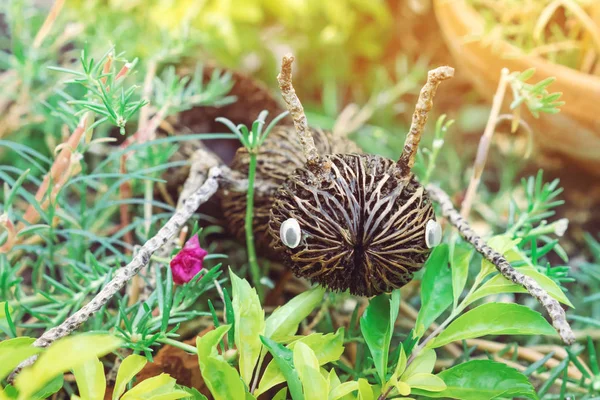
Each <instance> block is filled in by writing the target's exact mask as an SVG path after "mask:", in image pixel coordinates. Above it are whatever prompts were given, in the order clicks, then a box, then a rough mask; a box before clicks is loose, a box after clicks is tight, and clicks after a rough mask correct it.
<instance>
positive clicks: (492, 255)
mask: <svg viewBox="0 0 600 400" xmlns="http://www.w3.org/2000/svg"><path fill="white" fill-rule="evenodd" d="M427 191H428V192H429V196H430V197H431V199H432V200H433V201H435V202H437V203H439V205H440V206H441V208H442V214H443V215H444V217H446V218H447V219H448V220H449V221H450V223H451V224H452V225H454V226H455V227H456V229H458V231H459V232H460V234H461V235H462V237H464V238H465V240H467V241H468V242H469V243H471V244H472V245H473V247H475V249H476V250H477V251H478V252H479V253H481V255H483V257H485V259H487V260H488V261H490V262H491V263H492V264H494V265H495V266H496V269H497V270H498V271H499V272H500V273H501V274H502V275H503V276H504V277H505V278H506V279H508V280H510V281H512V282H514V283H516V284H517V285H521V286H522V287H524V288H525V289H526V290H527V291H528V292H529V294H531V295H532V296H533V297H534V298H535V299H536V300H537V301H539V302H540V304H541V305H542V307H544V309H546V311H547V312H548V314H549V315H550V319H552V325H553V326H554V328H555V329H556V331H557V332H558V334H559V336H560V338H561V339H562V341H563V342H565V344H567V345H570V344H573V343H575V335H574V334H573V330H572V329H571V326H570V325H569V323H568V322H567V317H566V315H565V311H564V310H563V308H562V307H561V305H560V304H559V303H558V301H556V300H555V299H554V298H552V297H551V296H550V295H549V294H548V293H547V292H546V291H545V290H544V289H543V288H542V287H541V286H540V285H539V284H538V283H537V282H536V281H535V280H534V279H533V278H531V277H529V276H526V275H523V274H522V273H520V272H519V271H517V270H516V269H514V268H513V267H512V265H510V263H509V262H508V261H507V260H506V258H504V256H503V255H502V254H500V253H498V252H497V251H495V250H494V249H492V248H491V247H490V246H488V245H487V244H486V243H485V241H484V240H483V239H481V238H480V237H479V236H477V234H476V233H475V232H474V231H473V229H471V227H470V226H469V224H468V222H467V221H466V220H465V219H464V218H463V217H462V216H461V215H460V213H459V212H458V211H457V210H456V209H455V208H454V206H453V205H452V201H451V200H450V197H448V195H447V194H446V193H445V192H444V191H443V190H442V189H440V188H439V187H437V186H435V185H427Z"/></svg>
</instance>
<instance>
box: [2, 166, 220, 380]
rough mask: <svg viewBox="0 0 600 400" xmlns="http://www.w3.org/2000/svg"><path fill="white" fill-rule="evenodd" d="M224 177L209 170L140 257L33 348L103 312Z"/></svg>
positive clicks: (212, 192)
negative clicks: (206, 175)
mask: <svg viewBox="0 0 600 400" xmlns="http://www.w3.org/2000/svg"><path fill="white" fill-rule="evenodd" d="M220 175H221V169H220V168H218V167H214V168H212V169H211V170H210V173H209V176H208V178H207V179H206V181H205V182H204V183H203V184H202V186H201V187H199V188H198V189H197V190H196V191H195V192H193V193H192V194H191V195H190V196H189V197H188V198H187V199H185V202H184V205H183V207H182V208H181V209H179V210H178V211H177V212H176V213H175V214H174V215H173V216H172V217H171V218H170V219H169V221H168V222H167V223H166V224H165V225H164V226H163V227H162V228H161V229H160V230H159V231H158V233H157V234H156V236H154V237H153V238H152V239H150V240H148V241H147V242H146V243H145V244H144V245H143V246H142V247H141V248H140V250H139V252H138V253H137V255H136V256H135V257H134V258H133V260H131V262H130V263H129V264H127V265H126V266H125V267H123V268H120V269H119V270H117V271H116V272H115V274H114V276H113V278H112V280H111V281H110V282H109V283H108V284H107V285H106V286H105V287H104V288H103V289H102V290H101V291H100V292H99V293H98V294H97V295H96V296H95V297H94V298H93V299H92V300H91V301H90V302H89V303H87V304H86V305H85V306H83V307H82V308H81V309H80V310H79V311H77V312H76V313H75V314H73V315H71V316H70V317H69V318H67V319H66V320H65V321H64V322H63V323H62V324H60V325H59V326H56V327H54V328H52V329H50V330H48V331H46V332H45V333H44V334H43V335H42V336H41V337H40V338H39V339H37V340H36V341H35V342H34V343H33V345H34V346H37V347H47V346H49V345H50V344H52V343H53V342H54V341H56V340H58V339H60V338H62V337H64V336H67V335H69V334H70V333H71V332H73V331H74V330H76V329H77V328H79V327H80V326H81V325H82V324H83V323H85V322H86V321H87V320H88V319H89V318H90V317H91V316H92V315H94V313H96V312H97V311H98V310H100V309H101V308H102V306H104V305H105V304H106V303H107V302H108V301H109V300H110V299H111V298H112V297H113V296H114V295H115V293H117V292H118V291H119V290H121V288H123V286H125V284H126V283H127V282H128V281H129V280H130V279H131V278H133V277H134V276H135V275H136V274H137V273H138V272H139V271H140V270H141V269H142V268H143V267H145V266H146V265H148V263H149V262H150V257H151V256H152V254H154V252H156V251H157V250H158V249H160V248H161V247H162V246H163V245H164V244H165V243H167V241H168V240H169V239H170V238H172V237H173V236H174V235H175V234H176V233H177V232H179V229H180V228H181V227H182V226H183V225H184V224H185V223H186V222H187V221H188V219H190V217H191V216H192V215H193V214H194V212H196V210H197V209H198V207H199V206H200V204H202V203H204V202H206V201H207V200H208V199H209V198H211V197H212V195H214V194H215V192H216V191H217V189H218V188H219V183H218V178H219V177H220ZM35 359H36V358H35V357H31V358H29V359H27V360H25V361H24V362H23V363H21V364H20V365H19V366H18V367H17V369H16V370H15V371H13V373H12V374H11V378H14V376H15V375H16V374H17V373H18V372H19V371H20V370H21V369H23V368H24V367H26V366H28V365H31V364H33V363H34V362H35Z"/></svg>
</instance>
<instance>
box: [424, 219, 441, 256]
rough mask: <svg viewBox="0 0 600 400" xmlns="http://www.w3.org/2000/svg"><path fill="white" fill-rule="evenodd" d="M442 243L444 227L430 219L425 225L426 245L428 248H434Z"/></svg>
mask: <svg viewBox="0 0 600 400" xmlns="http://www.w3.org/2000/svg"><path fill="white" fill-rule="evenodd" d="M441 241H442V227H441V226H440V224H439V223H438V222H437V221H435V220H433V219H430V220H429V221H427V225H425V244H426V245H427V247H428V248H430V249H431V248H433V247H435V246H437V245H438V244H440V242H441Z"/></svg>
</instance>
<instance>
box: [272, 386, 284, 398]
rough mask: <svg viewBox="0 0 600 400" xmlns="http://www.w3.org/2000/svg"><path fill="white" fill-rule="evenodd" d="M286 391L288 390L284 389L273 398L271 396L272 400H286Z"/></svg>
mask: <svg viewBox="0 0 600 400" xmlns="http://www.w3.org/2000/svg"><path fill="white" fill-rule="evenodd" d="M287 391H288V389H287V388H286V387H284V388H283V389H281V390H280V391H279V392H277V393H276V394H275V396H273V400H287Z"/></svg>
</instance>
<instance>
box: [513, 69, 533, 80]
mask: <svg viewBox="0 0 600 400" xmlns="http://www.w3.org/2000/svg"><path fill="white" fill-rule="evenodd" d="M533 74H535V68H529V69H526V70H525V71H523V72H521V73H520V74H519V76H517V79H518V80H520V81H521V82H525V81H526V80H528V79H529V78H531V77H532V76H533Z"/></svg>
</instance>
